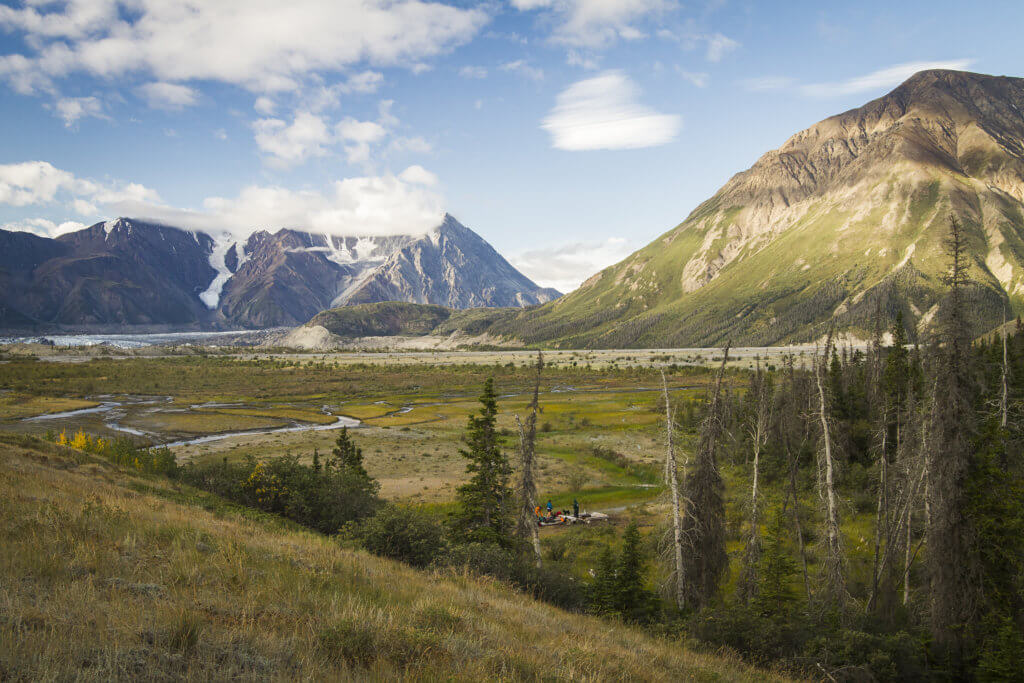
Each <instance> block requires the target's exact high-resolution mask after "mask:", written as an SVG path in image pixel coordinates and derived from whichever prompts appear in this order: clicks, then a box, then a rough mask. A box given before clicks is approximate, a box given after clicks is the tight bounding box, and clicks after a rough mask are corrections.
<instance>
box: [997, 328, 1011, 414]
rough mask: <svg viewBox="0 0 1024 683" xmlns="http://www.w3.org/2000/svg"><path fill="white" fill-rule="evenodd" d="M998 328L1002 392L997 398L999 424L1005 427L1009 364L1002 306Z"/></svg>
mask: <svg viewBox="0 0 1024 683" xmlns="http://www.w3.org/2000/svg"><path fill="white" fill-rule="evenodd" d="M999 330H1000V331H1001V332H1002V336H1003V393H1002V396H1001V397H1000V400H999V414H1000V416H1001V419H1000V421H999V426H1000V427H1002V428H1003V429H1006V404H1007V401H1008V398H1009V395H1010V382H1009V374H1010V366H1009V363H1008V362H1007V359H1006V308H1003V326H1002V327H1000V328H999Z"/></svg>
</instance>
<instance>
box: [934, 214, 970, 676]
mask: <svg viewBox="0 0 1024 683" xmlns="http://www.w3.org/2000/svg"><path fill="white" fill-rule="evenodd" d="M966 239H967V236H966V234H965V233H964V230H963V227H962V226H961V225H960V222H959V221H958V220H957V218H956V216H950V234H949V239H948V240H947V242H946V253H947V256H948V258H949V274H948V276H947V278H946V282H947V284H948V285H949V294H948V296H947V297H946V300H945V301H944V302H943V306H942V307H941V308H940V315H941V319H940V329H939V334H940V338H939V342H940V345H936V347H935V348H933V349H932V353H931V355H932V357H933V358H934V359H935V360H936V361H937V362H936V363H935V372H936V375H937V386H938V391H937V392H936V396H935V402H936V405H935V416H936V420H935V431H936V433H935V448H934V449H933V451H932V452H931V453H930V454H929V458H928V505H929V511H928V531H927V544H926V548H927V551H928V569H929V578H930V598H931V600H930V603H931V604H930V611H929V616H930V618H931V632H932V639H933V643H934V645H935V647H936V650H937V653H936V654H938V655H939V656H940V657H941V658H945V659H947V660H948V661H949V662H950V665H951V667H952V669H953V671H954V672H960V671H961V667H962V666H963V665H964V664H965V660H966V657H967V651H968V648H969V645H970V643H969V642H968V634H969V632H970V626H971V623H972V622H973V620H974V619H975V618H976V614H977V611H976V607H977V603H978V584H979V580H978V579H979V577H978V573H979V572H978V566H977V557H976V556H975V553H974V544H975V540H976V539H975V535H974V530H973V529H972V524H971V519H970V518H969V516H968V515H967V514H966V513H967V496H966V488H967V479H968V473H969V471H970V469H971V464H972V460H973V452H974V444H973V440H974V437H975V434H976V424H975V416H974V410H973V407H974V404H975V399H976V394H975V389H976V387H975V383H974V379H973V377H972V372H971V356H970V347H971V330H970V325H969V324H968V321H967V302H966V301H965V297H966V293H967V292H966V289H967V286H968V284H969V282H970V280H969V277H968V274H967V269H968V261H967V259H968V256H967V245H966Z"/></svg>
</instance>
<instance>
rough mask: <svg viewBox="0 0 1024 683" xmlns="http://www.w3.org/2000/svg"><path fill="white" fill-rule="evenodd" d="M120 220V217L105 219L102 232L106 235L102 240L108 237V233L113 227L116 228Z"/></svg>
mask: <svg viewBox="0 0 1024 683" xmlns="http://www.w3.org/2000/svg"><path fill="white" fill-rule="evenodd" d="M120 222H121V219H120V218H118V219H115V220H112V221H107V222H106V223H104V224H103V232H105V233H106V237H104V238H103V241H104V242H105V241H107V240H108V239H110V233H112V232H113V231H114V228H116V227H117V226H118V224H119V223H120Z"/></svg>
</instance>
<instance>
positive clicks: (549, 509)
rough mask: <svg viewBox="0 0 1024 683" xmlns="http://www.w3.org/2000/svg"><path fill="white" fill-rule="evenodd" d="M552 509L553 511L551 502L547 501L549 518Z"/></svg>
mask: <svg viewBox="0 0 1024 683" xmlns="http://www.w3.org/2000/svg"><path fill="white" fill-rule="evenodd" d="M553 509H554V508H553V507H552V505H551V501H550V500H549V501H548V517H550V516H551V511H552V510H553Z"/></svg>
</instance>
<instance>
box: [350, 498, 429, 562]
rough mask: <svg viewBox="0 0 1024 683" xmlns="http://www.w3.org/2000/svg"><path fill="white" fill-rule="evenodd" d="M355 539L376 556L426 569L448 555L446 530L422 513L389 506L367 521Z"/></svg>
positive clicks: (412, 509) (361, 525) (406, 508)
mask: <svg viewBox="0 0 1024 683" xmlns="http://www.w3.org/2000/svg"><path fill="white" fill-rule="evenodd" d="M354 535H355V537H356V538H357V539H358V540H359V542H360V543H361V544H362V546H363V547H364V548H366V549H367V550H369V551H370V552H371V553H373V554H375V555H380V556H382V557H390V558H392V559H395V560H401V561H402V562H405V563H407V564H410V565H412V566H413V567H426V566H428V565H430V564H431V563H432V562H433V561H434V560H435V559H437V558H438V557H439V556H440V555H441V554H442V553H443V552H444V529H443V527H442V526H441V524H440V523H439V522H438V521H437V520H435V519H434V518H433V517H431V516H430V515H429V514H427V513H425V512H424V511H422V510H417V509H415V508H408V507H399V506H396V505H386V506H384V507H382V508H380V509H379V510H378V511H377V514H375V515H373V516H372V517H368V518H366V519H365V520H363V522H362V524H360V525H359V527H358V528H357V529H356V531H355V534H354Z"/></svg>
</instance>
